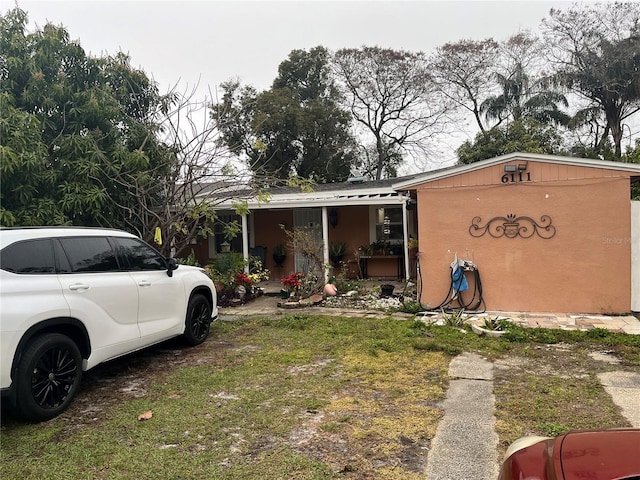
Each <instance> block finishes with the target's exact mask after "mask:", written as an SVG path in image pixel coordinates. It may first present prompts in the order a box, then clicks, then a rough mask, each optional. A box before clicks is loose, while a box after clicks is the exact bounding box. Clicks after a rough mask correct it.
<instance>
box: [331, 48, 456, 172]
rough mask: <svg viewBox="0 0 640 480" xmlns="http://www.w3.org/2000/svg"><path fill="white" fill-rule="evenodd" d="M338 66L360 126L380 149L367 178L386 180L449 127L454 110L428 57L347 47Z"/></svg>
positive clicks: (337, 57)
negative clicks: (404, 157)
mask: <svg viewBox="0 0 640 480" xmlns="http://www.w3.org/2000/svg"><path fill="white" fill-rule="evenodd" d="M333 65H334V72H335V74H336V76H337V78H338V81H339V82H340V85H341V89H342V92H343V95H344V97H345V98H346V99H347V100H346V101H347V103H348V108H349V110H350V111H351V114H352V115H353V118H354V120H355V122H356V124H357V125H359V126H360V127H361V128H362V129H363V130H364V132H365V134H366V135H367V136H369V137H370V138H371V139H372V143H373V144H374V145H375V153H376V156H375V159H374V161H373V162H372V163H373V164H372V165H371V169H370V170H369V171H367V172H364V173H365V174H366V175H368V176H370V177H372V178H374V179H378V180H379V179H381V178H382V176H383V172H385V170H387V171H393V166H394V165H396V164H397V163H398V160H399V158H402V157H401V155H402V154H403V153H407V152H411V151H420V152H424V151H425V150H426V149H427V148H428V144H429V141H430V140H431V138H432V137H433V135H434V134H436V133H439V132H441V131H442V130H443V129H444V128H446V125H447V117H446V115H447V112H448V110H449V106H448V104H447V102H446V101H445V99H444V98H443V97H442V96H441V95H439V94H438V91H437V89H436V85H435V84H434V82H433V79H432V77H431V75H430V73H429V72H430V67H429V63H428V60H427V58H426V56H425V55H424V54H423V53H421V52H418V53H413V52H406V51H402V50H391V49H385V48H380V47H362V48H360V49H351V48H347V49H342V50H338V51H337V52H336V53H335V55H334V61H333Z"/></svg>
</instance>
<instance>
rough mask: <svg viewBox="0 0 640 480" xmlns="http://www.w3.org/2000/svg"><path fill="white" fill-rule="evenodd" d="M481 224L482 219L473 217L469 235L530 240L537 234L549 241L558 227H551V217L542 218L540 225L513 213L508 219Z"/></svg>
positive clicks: (529, 218) (495, 219)
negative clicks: (486, 234)
mask: <svg viewBox="0 0 640 480" xmlns="http://www.w3.org/2000/svg"><path fill="white" fill-rule="evenodd" d="M480 222H482V218H480V217H473V220H471V226H470V227H469V233H470V234H471V236H472V237H482V236H483V235H484V234H485V233H489V235H491V236H492V237H493V238H500V237H507V238H516V237H518V236H520V237H522V238H529V237H532V236H533V235H534V234H537V235H538V236H539V237H540V238H544V239H545V240H547V239H549V238H552V237H554V236H555V234H556V227H554V226H553V225H551V217H550V216H549V215H543V216H542V217H540V223H538V222H536V221H535V220H534V219H533V218H531V217H525V216H522V217H516V216H515V214H513V213H510V214H508V215H507V216H506V217H495V218H492V219H491V220H489V221H488V222H487V223H486V224H484V225H481V224H480Z"/></svg>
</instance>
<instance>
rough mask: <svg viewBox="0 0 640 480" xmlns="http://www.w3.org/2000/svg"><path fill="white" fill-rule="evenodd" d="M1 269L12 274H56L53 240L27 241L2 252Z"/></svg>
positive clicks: (0, 255)
mask: <svg viewBox="0 0 640 480" xmlns="http://www.w3.org/2000/svg"><path fill="white" fill-rule="evenodd" d="M0 268H2V270H6V271H7V272H12V273H55V263H54V261H53V250H52V249H51V240H49V239H48V238H44V239H39V240H27V241H24V242H18V243H14V244H13V245H9V246H8V247H6V248H5V249H3V250H2V252H0Z"/></svg>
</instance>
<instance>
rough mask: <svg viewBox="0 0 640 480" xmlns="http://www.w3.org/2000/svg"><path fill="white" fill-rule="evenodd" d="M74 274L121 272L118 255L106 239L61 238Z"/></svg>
mask: <svg viewBox="0 0 640 480" xmlns="http://www.w3.org/2000/svg"><path fill="white" fill-rule="evenodd" d="M59 240H60V243H61V244H62V248H63V249H64V252H65V253H66V255H67V258H68V259H69V262H70V263H71V270H72V271H73V272H82V273H87V272H110V271H117V270H120V268H119V266H118V260H117V259H116V254H115V252H114V251H113V249H112V248H111V244H110V243H109V240H107V239H106V238H105V237H73V238H59Z"/></svg>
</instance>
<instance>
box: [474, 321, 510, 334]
mask: <svg viewBox="0 0 640 480" xmlns="http://www.w3.org/2000/svg"><path fill="white" fill-rule="evenodd" d="M508 321H509V320H508V319H506V318H500V317H499V316H496V317H494V318H486V319H485V320H484V322H483V323H482V324H481V325H474V324H471V330H473V332H474V333H475V334H476V335H480V336H482V335H486V336H487V337H501V336H502V335H504V334H505V333H506V327H507V322H508Z"/></svg>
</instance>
